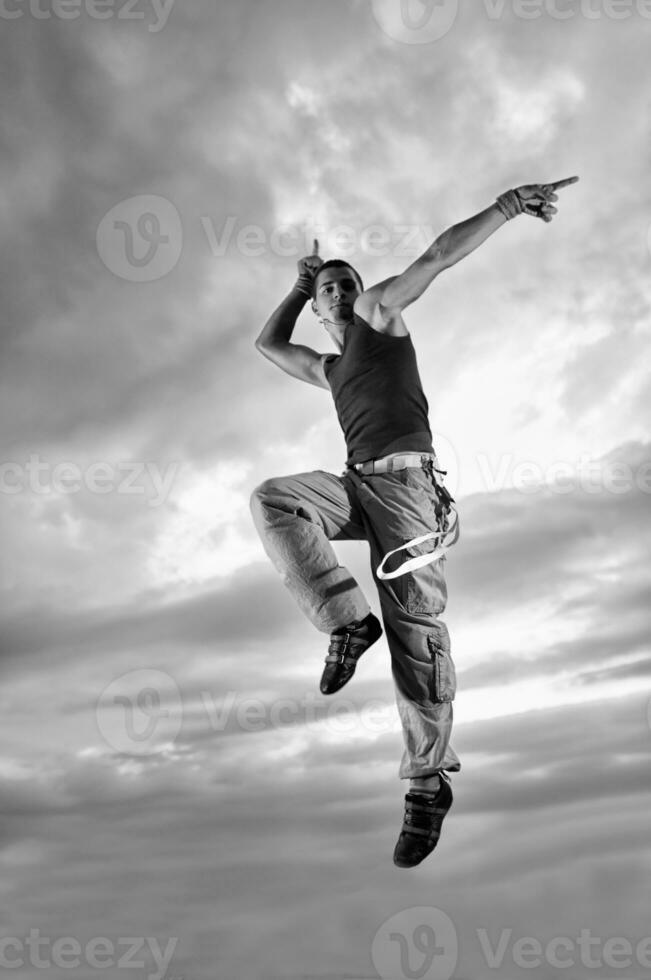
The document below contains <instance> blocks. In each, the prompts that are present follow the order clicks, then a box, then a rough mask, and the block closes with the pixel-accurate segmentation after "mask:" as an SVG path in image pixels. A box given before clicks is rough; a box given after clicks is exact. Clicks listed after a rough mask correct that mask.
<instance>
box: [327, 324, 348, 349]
mask: <svg viewBox="0 0 651 980" xmlns="http://www.w3.org/2000/svg"><path fill="white" fill-rule="evenodd" d="M352 322H353V321H352V320H349V321H348V322H347V323H333V322H332V321H331V320H330V321H328V323H327V325H326V330H327V331H328V333H329V334H330V336H331V337H332V339H333V340H334V342H335V344H336V346H337V347H338V348H339V353H341V351H342V350H343V349H344V335H345V332H346V327H348V326H349V325H350V324H351V323H352Z"/></svg>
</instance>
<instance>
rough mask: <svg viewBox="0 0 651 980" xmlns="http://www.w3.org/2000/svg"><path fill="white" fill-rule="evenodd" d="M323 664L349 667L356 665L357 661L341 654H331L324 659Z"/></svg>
mask: <svg viewBox="0 0 651 980" xmlns="http://www.w3.org/2000/svg"><path fill="white" fill-rule="evenodd" d="M325 662H326V663H327V664H346V665H347V666H348V667H350V666H351V665H352V664H356V663H357V660H356V659H355V657H346V656H345V655H344V654H343V653H333V654H329V655H328V656H327V657H326V658H325Z"/></svg>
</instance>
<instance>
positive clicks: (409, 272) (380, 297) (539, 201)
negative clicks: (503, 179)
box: [369, 177, 579, 315]
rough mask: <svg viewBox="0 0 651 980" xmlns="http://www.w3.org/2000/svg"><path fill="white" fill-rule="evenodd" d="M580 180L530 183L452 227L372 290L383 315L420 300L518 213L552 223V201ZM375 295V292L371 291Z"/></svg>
mask: <svg viewBox="0 0 651 980" xmlns="http://www.w3.org/2000/svg"><path fill="white" fill-rule="evenodd" d="M578 179H579V178H578V177H568V178H567V179H565V180H557V181H555V182H553V183H551V184H526V185H524V186H522V187H518V188H516V189H515V190H511V191H507V192H506V193H505V194H502V195H500V197H498V198H497V201H496V202H495V203H494V204H491V206H490V207H488V208H486V209H485V210H484V211H480V212H479V214H476V215H474V216H473V217H472V218H468V219H467V221H462V222H460V223H459V224H457V225H452V227H451V228H448V229H447V231H444V232H443V234H442V235H439V237H438V238H437V239H436V240H435V241H434V242H433V243H432V244H431V245H430V247H429V248H428V249H427V250H426V251H425V252H423V254H422V255H421V256H420V257H419V258H417V259H416V261H415V262H413V263H412V265H410V266H409V268H407V269H405V271H404V272H403V273H401V275H399V276H395V278H393V279H387V280H385V281H384V282H382V283H379V284H378V285H377V286H374V287H372V291H373V293H374V294H375V295H374V296H373V299H374V300H375V301H376V302H377V303H378V304H379V306H380V307H381V310H382V312H383V313H386V314H388V315H391V314H397V313H399V312H400V311H401V310H404V309H405V307H407V306H409V305H410V304H411V303H413V302H414V301H415V300H417V299H418V298H419V297H420V296H422V294H423V293H424V292H425V290H426V289H427V287H428V286H429V285H430V284H431V283H432V282H433V281H434V279H435V278H436V276H438V275H439V273H440V272H443V270H444V269H449V268H450V266H452V265H455V264H456V263H457V262H459V261H460V260H461V259H463V258H465V257H466V255H469V254H470V253H471V252H474V250H475V249H476V248H478V247H479V245H481V244H482V243H483V242H485V241H486V239H487V238H489V237H490V236H491V235H492V234H493V233H494V232H496V231H497V229H498V228H499V227H501V225H503V224H505V222H506V221H508V220H509V219H510V218H515V217H516V216H517V215H518V214H530V215H532V216H534V217H536V218H541V219H542V220H543V221H547V222H549V221H551V220H552V216H553V215H554V214H556V211H557V209H556V208H555V207H554V206H553V204H552V201H557V200H558V195H557V194H556V193H555V192H556V191H557V190H560V189H561V188H562V187H567V186H568V185H569V184H574V183H576V181H577V180H578ZM369 292H371V290H369Z"/></svg>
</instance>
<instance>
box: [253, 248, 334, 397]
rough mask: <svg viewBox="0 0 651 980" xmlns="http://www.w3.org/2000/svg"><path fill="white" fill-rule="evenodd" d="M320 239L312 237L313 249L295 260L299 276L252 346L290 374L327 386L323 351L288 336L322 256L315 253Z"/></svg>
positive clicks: (314, 383)
mask: <svg viewBox="0 0 651 980" xmlns="http://www.w3.org/2000/svg"><path fill="white" fill-rule="evenodd" d="M318 250H319V243H318V242H317V241H316V240H315V242H314V252H313V254H312V255H309V256H306V257H305V258H304V259H301V260H300V261H299V263H298V270H299V277H298V279H297V281H296V283H295V285H294V287H293V288H292V290H291V292H290V293H289V294H288V295H287V296H286V297H285V299H284V300H283V301H282V303H281V304H280V306H279V307H278V308H277V309H276V310H274V312H273V313H272V314H271V316H270V317H269V319H268V320H267V322H266V323H265V325H264V327H263V328H262V331H261V333H260V335H259V337H258V338H257V339H256V342H255V346H256V348H257V350H259V351H260V353H261V354H264V356H265V357H266V358H267V359H268V360H270V361H271V362H272V363H273V364H275V365H276V366H277V367H279V368H281V369H282V370H283V371H285V372H286V373H287V374H290V375H291V376H292V377H293V378H298V379H299V380H300V381H307V382H308V384H313V385H316V386H317V387H319V388H327V387H328V383H327V381H326V380H325V376H324V374H323V360H324V358H325V357H326V355H325V354H317V352H316V351H315V350H312V348H311V347H306V346H305V345H303V344H292V343H291V336H292V334H293V332H294V327H295V326H296V321H297V320H298V318H299V316H300V313H301V311H302V309H303V307H304V306H305V304H306V302H307V300H308V298H309V292H310V289H311V283H312V280H313V278H314V275H315V274H316V272H317V271H318V268H319V266H320V265H321V262H322V260H321V259H320V258H319V255H318Z"/></svg>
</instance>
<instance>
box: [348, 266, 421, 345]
mask: <svg viewBox="0 0 651 980" xmlns="http://www.w3.org/2000/svg"><path fill="white" fill-rule="evenodd" d="M395 278H396V277H395V276H392V277H391V278H390V279H384V280H383V281H382V282H378V283H377V284H376V285H375V286H371V287H370V289H366V290H365V291H364V292H363V293H362V294H361V295H360V296H358V297H357V299H356V300H355V305H354V307H353V311H354V312H355V313H356V314H357V316H360V317H361V318H362V320H364V321H365V322H366V323H368V325H369V327H371V328H372V329H373V330H376V331H377V332H378V333H382V334H386V335H387V336H389V337H408V336H409V331H408V330H407V325H406V323H405V321H404V320H403V318H402V314H401V313H400V312H399V311H393V310H387V309H386V308H385V307H383V306H382V297H383V295H384V290H385V289H386V287H387V286H388V285H389V283H391V282H393V280H394V279H395Z"/></svg>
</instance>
